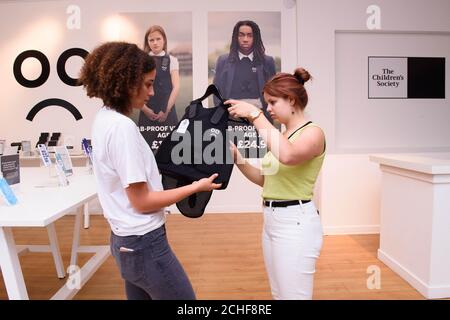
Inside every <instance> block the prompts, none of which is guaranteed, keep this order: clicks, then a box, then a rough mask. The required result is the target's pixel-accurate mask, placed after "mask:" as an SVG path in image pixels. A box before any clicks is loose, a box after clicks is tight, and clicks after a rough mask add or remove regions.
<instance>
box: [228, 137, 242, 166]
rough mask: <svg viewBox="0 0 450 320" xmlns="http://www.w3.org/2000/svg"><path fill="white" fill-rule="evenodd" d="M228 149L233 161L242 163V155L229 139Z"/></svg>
mask: <svg viewBox="0 0 450 320" xmlns="http://www.w3.org/2000/svg"><path fill="white" fill-rule="evenodd" d="M230 151H231V155H232V157H233V161H234V163H237V164H240V163H243V159H242V155H241V153H240V152H239V150H238V148H237V147H236V145H235V144H234V143H233V142H231V141H230Z"/></svg>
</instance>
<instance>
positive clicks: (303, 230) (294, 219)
mask: <svg viewBox="0 0 450 320" xmlns="http://www.w3.org/2000/svg"><path fill="white" fill-rule="evenodd" d="M322 242H323V230H322V223H321V221H320V216H319V214H318V213H317V209H316V207H315V205H314V203H313V202H312V201H311V202H308V203H306V204H301V205H295V206H289V207H285V208H273V207H264V227H263V233H262V246H263V254H264V262H265V265H266V270H267V274H268V276H269V282H270V287H271V290H272V296H273V298H274V299H275V300H308V299H309V300H310V299H312V294H313V283H314V273H315V271H316V270H315V266H316V260H317V258H318V257H319V254H320V249H321V248H322Z"/></svg>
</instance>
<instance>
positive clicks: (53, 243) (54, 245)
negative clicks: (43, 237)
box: [47, 223, 66, 279]
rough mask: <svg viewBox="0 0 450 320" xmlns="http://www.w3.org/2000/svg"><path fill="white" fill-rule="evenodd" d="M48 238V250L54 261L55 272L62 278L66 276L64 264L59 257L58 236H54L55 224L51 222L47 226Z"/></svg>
mask: <svg viewBox="0 0 450 320" xmlns="http://www.w3.org/2000/svg"><path fill="white" fill-rule="evenodd" d="M47 233H48V238H49V240H50V250H51V252H52V255H53V260H54V261H55V267H56V274H57V275H58V278H60V279H62V278H64V277H65V276H66V272H65V271H64V264H63V262H62V258H61V251H60V250H59V244H58V238H57V236H56V230H55V224H54V223H51V224H49V225H48V226H47Z"/></svg>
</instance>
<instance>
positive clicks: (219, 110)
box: [210, 106, 225, 124]
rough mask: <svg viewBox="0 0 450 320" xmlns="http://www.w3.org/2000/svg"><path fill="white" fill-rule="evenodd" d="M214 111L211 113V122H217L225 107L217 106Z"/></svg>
mask: <svg viewBox="0 0 450 320" xmlns="http://www.w3.org/2000/svg"><path fill="white" fill-rule="evenodd" d="M215 109H216V111H215V112H214V114H213V115H212V117H211V119H210V121H211V123H212V124H218V123H219V122H220V119H222V117H223V115H224V113H225V109H224V108H223V107H222V106H218V107H216V108H215Z"/></svg>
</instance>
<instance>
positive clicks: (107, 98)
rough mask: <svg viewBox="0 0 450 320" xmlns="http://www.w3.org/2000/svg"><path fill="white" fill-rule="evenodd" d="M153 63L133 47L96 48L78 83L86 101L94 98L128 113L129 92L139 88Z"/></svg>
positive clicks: (110, 45) (119, 44)
mask: <svg viewBox="0 0 450 320" xmlns="http://www.w3.org/2000/svg"><path fill="white" fill-rule="evenodd" d="M155 68H156V65H155V61H154V60H153V58H152V57H150V56H149V55H148V54H147V53H145V52H144V51H143V50H141V49H139V47H138V46H137V45H135V44H131V43H126V42H106V43H104V44H102V45H100V46H99V47H97V48H95V49H94V51H92V52H91V53H90V54H89V55H88V56H87V57H86V60H85V62H84V65H83V67H82V69H81V74H80V77H79V80H78V81H79V83H80V84H81V85H83V87H84V88H85V89H86V93H87V95H88V97H90V98H92V97H97V98H100V99H102V100H103V103H104V105H105V106H108V107H110V108H112V109H115V110H116V111H118V112H120V113H122V114H128V113H129V112H130V111H131V106H130V98H131V97H130V92H132V90H133V89H135V88H139V87H140V86H141V84H142V81H143V79H144V74H146V73H148V72H151V71H153V70H154V69H155Z"/></svg>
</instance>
